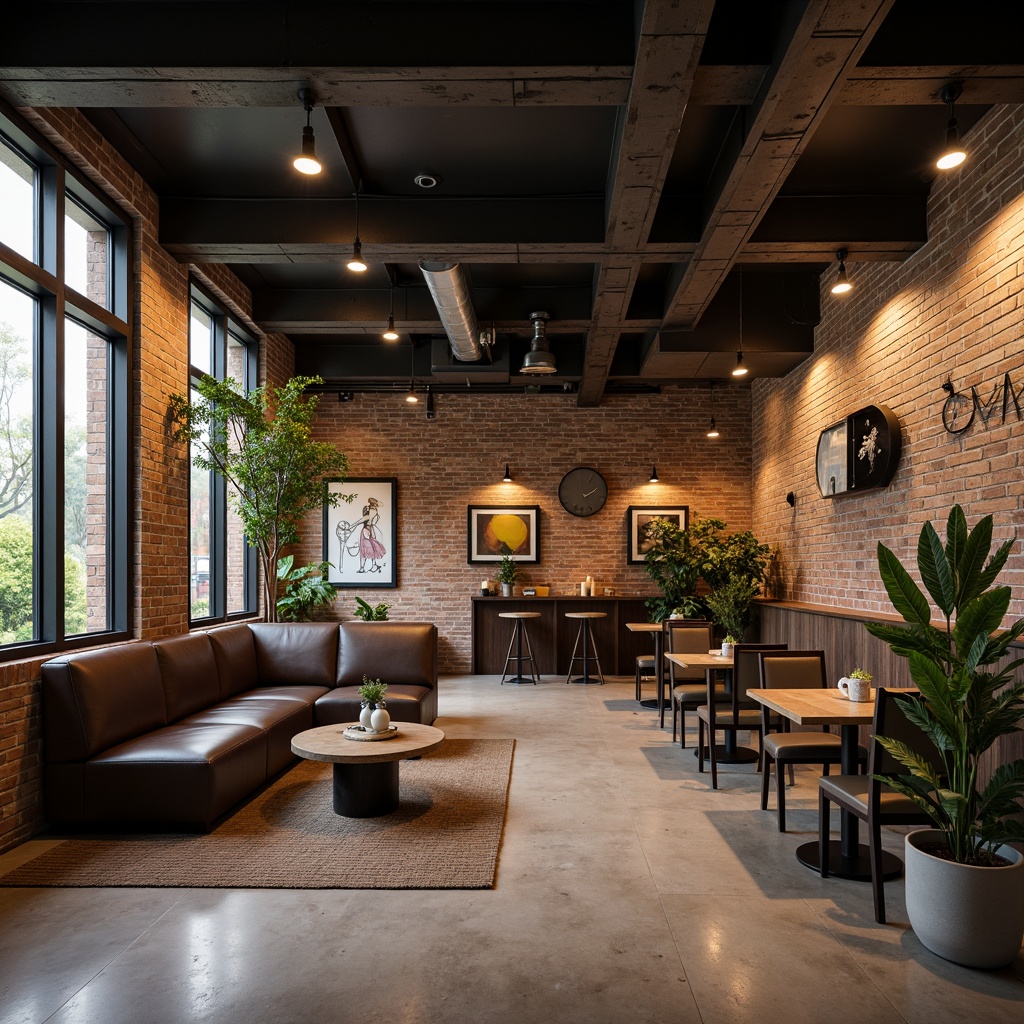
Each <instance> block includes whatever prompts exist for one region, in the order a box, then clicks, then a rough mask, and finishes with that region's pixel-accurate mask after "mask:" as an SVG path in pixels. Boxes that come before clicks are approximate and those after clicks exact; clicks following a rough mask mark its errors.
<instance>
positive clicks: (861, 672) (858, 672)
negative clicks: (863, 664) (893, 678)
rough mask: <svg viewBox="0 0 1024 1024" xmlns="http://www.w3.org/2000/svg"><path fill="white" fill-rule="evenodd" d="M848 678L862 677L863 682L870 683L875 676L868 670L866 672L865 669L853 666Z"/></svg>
mask: <svg viewBox="0 0 1024 1024" xmlns="http://www.w3.org/2000/svg"><path fill="white" fill-rule="evenodd" d="M850 678H851V679H863V680H864V682H866V683H870V682H871V680H872V679H874V678H875V677H874V676H873V675H872V674H871V673H870V672H868V671H867V670H866V669H863V668H855V669H854V670H853V671H852V672H851V673H850Z"/></svg>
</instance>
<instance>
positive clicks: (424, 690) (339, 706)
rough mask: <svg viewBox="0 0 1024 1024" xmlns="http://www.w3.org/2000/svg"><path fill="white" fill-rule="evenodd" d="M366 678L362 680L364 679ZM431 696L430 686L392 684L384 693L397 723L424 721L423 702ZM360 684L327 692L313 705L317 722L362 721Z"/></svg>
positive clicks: (322, 723) (328, 723) (319, 723)
mask: <svg viewBox="0 0 1024 1024" xmlns="http://www.w3.org/2000/svg"><path fill="white" fill-rule="evenodd" d="M361 681H362V680H360V682H361ZM429 696H430V688H429V687H426V686H409V685H408V684H404V683H389V684H388V692H387V693H386V694H385V695H384V703H385V704H386V705H387V709H388V714H389V715H390V716H391V718H392V720H393V721H395V722H422V721H423V717H422V712H421V708H420V705H421V704H422V703H423V702H424V701H425V700H426V699H427V698H428V697H429ZM359 711H360V697H359V687H358V686H339V687H338V688H337V689H334V690H331V691H329V692H328V693H325V694H324V696H322V697H321V698H320V699H319V700H318V701H317V702H316V704H315V705H314V706H313V722H314V724H315V725H343V724H348V723H351V722H358V721H359Z"/></svg>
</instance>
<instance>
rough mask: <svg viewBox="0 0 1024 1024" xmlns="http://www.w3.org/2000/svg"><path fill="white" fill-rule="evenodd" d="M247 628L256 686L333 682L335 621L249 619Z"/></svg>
mask: <svg viewBox="0 0 1024 1024" xmlns="http://www.w3.org/2000/svg"><path fill="white" fill-rule="evenodd" d="M248 628H249V629H250V630H251V631H252V635H253V640H254V641H255V645H256V669H257V685H258V686H286V685H288V684H290V683H291V684H294V683H301V684H304V685H307V686H334V685H335V684H336V675H335V674H336V672H337V666H338V624H337V623H336V622H296V623H282V622H250V623H249V626H248ZM361 681H362V679H360V682H361Z"/></svg>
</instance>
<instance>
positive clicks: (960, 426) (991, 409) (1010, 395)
mask: <svg viewBox="0 0 1024 1024" xmlns="http://www.w3.org/2000/svg"><path fill="white" fill-rule="evenodd" d="M942 390H943V391H945V392H946V400H945V402H943V403H942V425H943V427H945V428H946V430H947V431H948V432H949V433H950V434H962V433H963V432H964V431H965V430H967V429H968V428H969V427H970V426H971V424H972V423H974V419H975V417H976V416H979V417H981V422H982V424H983V425H984V426H986V427H987V426H988V424H989V420H991V419H992V417H993V416H995V415H997V414H998V415H999V420H998V422H1000V423H1005V422H1006V420H1007V417H1008V416H1009V415H1010V411H1011V409H1012V410H1013V412H1015V413H1016V414H1017V419H1018V420H1020V419H1021V418H1022V417H1021V411H1020V407H1021V399H1022V398H1024V384H1021V386H1020V388H1019V390H1014V387H1013V381H1012V380H1011V379H1010V374H1009V373H1004V374H1003V379H1002V382H1001V383H996V384H993V385H992V390H991V391H990V392H989V393H988V395H987V396H986V397H982V396H981V395H980V394H979V393H978V389H977V387H976V386H975V385H973V384H972V385H971V391H970V394H969V395H968V394H967V393H966V392H963V391H956V390H955V389H954V388H953V384H952V382H951V381H946V383H945V384H943V385H942Z"/></svg>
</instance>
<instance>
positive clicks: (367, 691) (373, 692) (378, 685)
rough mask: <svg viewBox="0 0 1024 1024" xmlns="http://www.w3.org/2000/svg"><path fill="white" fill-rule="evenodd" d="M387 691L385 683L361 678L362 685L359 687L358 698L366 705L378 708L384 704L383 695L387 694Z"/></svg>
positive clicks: (364, 677)
mask: <svg viewBox="0 0 1024 1024" xmlns="http://www.w3.org/2000/svg"><path fill="white" fill-rule="evenodd" d="M387 689H388V686H387V683H382V682H381V681H380V680H379V679H370V678H368V677H367V676H363V685H362V686H360V687H359V696H360V697H362V699H363V700H364V701H366V703H367V704H376V705H378V706H379V705H381V704H383V703H384V694H385V693H387Z"/></svg>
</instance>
